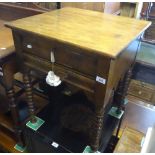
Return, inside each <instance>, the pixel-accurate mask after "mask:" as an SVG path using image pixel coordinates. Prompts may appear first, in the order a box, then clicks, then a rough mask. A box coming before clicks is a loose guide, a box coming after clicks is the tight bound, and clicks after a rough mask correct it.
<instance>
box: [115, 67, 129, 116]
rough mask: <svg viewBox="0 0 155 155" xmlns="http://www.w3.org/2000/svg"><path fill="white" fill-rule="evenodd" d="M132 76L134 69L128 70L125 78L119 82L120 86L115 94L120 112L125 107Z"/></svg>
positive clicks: (118, 111)
mask: <svg viewBox="0 0 155 155" xmlns="http://www.w3.org/2000/svg"><path fill="white" fill-rule="evenodd" d="M131 76H132V69H129V70H128V72H127V73H126V74H125V76H124V78H123V80H120V82H119V84H118V88H117V90H116V92H115V96H114V102H115V103H116V104H117V106H118V110H117V113H120V112H121V109H122V108H123V103H124V100H125V97H126V95H127V91H128V87H129V83H130V79H131Z"/></svg>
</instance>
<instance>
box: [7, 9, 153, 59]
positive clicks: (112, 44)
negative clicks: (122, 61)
mask: <svg viewBox="0 0 155 155" xmlns="http://www.w3.org/2000/svg"><path fill="white" fill-rule="evenodd" d="M149 25H150V22H148V21H142V20H136V19H130V18H127V17H121V16H114V15H109V14H103V13H100V12H95V11H89V10H83V9H78V8H62V9H60V10H56V11H51V12H47V13H44V14H41V15H36V16H32V17H27V18H24V19H19V20H16V21H14V22H11V23H6V26H8V27H12V28H13V27H14V28H17V29H22V30H25V31H29V32H32V33H35V34H38V35H41V36H45V37H47V38H50V39H55V40H59V41H61V42H67V43H68V44H73V45H75V46H77V47H82V48H85V49H89V50H90V51H91V52H98V53H101V54H104V55H107V56H109V57H112V58H115V57H116V56H117V55H118V54H120V52H121V51H122V50H123V49H124V48H125V47H127V46H128V44H129V43H130V42H131V41H132V40H134V39H135V38H136V37H137V36H138V35H139V34H140V33H141V32H143V31H144V29H146V28H147V27H148V26H149Z"/></svg>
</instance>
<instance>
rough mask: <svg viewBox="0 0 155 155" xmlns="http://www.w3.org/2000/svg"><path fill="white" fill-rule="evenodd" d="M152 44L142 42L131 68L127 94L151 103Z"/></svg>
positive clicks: (154, 83)
mask: <svg viewBox="0 0 155 155" xmlns="http://www.w3.org/2000/svg"><path fill="white" fill-rule="evenodd" d="M154 47H155V46H154V45H152V44H149V43H146V42H142V43H141V44H140V47H139V52H138V54H137V58H136V63H135V66H134V69H133V76H132V78H133V80H132V81H131V84H130V87H129V92H128V93H129V94H130V95H132V96H135V97H136V98H137V99H138V100H142V101H146V102H148V103H150V104H152V105H154V102H155V95H154V94H155V62H154V58H155V51H154Z"/></svg>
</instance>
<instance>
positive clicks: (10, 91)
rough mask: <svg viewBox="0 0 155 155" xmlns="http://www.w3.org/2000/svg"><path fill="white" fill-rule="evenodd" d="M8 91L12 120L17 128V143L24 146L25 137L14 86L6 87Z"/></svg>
mask: <svg viewBox="0 0 155 155" xmlns="http://www.w3.org/2000/svg"><path fill="white" fill-rule="evenodd" d="M6 92H7V96H8V99H9V106H10V110H11V114H12V115H11V116H12V120H13V123H14V129H15V134H16V139H17V143H18V145H20V146H24V139H23V134H22V130H21V124H20V120H19V111H18V107H17V103H16V102H15V97H14V94H15V93H14V90H13V88H11V89H6Z"/></svg>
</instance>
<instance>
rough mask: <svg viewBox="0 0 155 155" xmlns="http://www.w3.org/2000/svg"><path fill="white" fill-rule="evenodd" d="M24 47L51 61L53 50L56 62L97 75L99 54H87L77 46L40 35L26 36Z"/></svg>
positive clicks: (84, 72)
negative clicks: (43, 37)
mask: <svg viewBox="0 0 155 155" xmlns="http://www.w3.org/2000/svg"><path fill="white" fill-rule="evenodd" d="M23 49H24V51H25V52H28V53H31V54H33V55H36V56H38V57H40V58H42V59H46V60H47V61H51V52H53V53H54V57H55V63H56V64H60V65H63V66H66V67H68V68H70V69H73V70H75V71H78V72H81V73H83V74H86V75H90V76H93V77H95V75H96V68H97V67H96V65H97V56H96V55H95V54H87V53H86V52H83V50H80V49H78V48H76V47H71V46H67V45H64V44H61V43H58V42H55V41H49V40H47V39H42V38H40V37H32V36H31V37H29V36H24V37H23Z"/></svg>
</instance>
